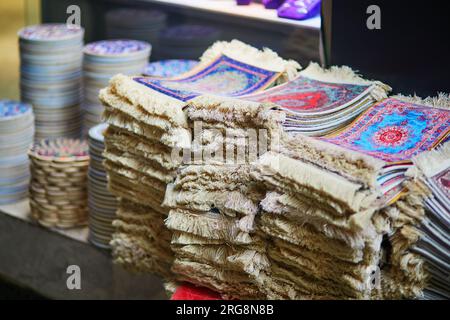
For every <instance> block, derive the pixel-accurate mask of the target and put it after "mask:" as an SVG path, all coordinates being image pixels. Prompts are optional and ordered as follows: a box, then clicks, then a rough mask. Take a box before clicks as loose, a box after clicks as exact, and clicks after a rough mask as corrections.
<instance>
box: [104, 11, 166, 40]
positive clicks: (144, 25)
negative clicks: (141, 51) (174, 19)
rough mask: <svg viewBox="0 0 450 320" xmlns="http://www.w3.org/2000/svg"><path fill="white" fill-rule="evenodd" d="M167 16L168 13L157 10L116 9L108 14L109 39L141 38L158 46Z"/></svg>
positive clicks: (107, 30) (107, 32) (107, 28)
mask: <svg viewBox="0 0 450 320" xmlns="http://www.w3.org/2000/svg"><path fill="white" fill-rule="evenodd" d="M166 18H167V16H166V14H164V13H163V12H161V11H156V10H145V9H124V8H122V9H115V10H112V11H109V12H108V13H107V14H106V17H105V20H106V34H107V36H108V39H134V40H141V41H146V42H149V43H151V44H152V46H153V47H156V46H157V43H158V37H159V33H160V32H161V30H162V29H164V28H165V27H166Z"/></svg>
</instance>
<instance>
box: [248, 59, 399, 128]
mask: <svg viewBox="0 0 450 320" xmlns="http://www.w3.org/2000/svg"><path fill="white" fill-rule="evenodd" d="M390 90H391V88H390V87H389V86H387V85H385V84H383V83H381V82H379V81H368V80H365V79H363V78H361V77H360V76H358V75H357V74H356V73H354V72H353V71H352V70H351V69H350V68H349V67H345V66H344V67H340V68H339V67H332V68H330V69H328V70H327V69H322V68H321V67H320V66H319V65H318V64H316V63H311V64H310V65H309V67H308V68H306V69H305V70H303V71H301V72H300V73H299V75H298V76H297V77H296V78H295V79H293V80H291V81H289V82H287V83H285V84H283V85H281V86H277V87H275V88H272V89H269V90H266V91H264V92H262V93H256V94H253V95H248V96H245V97H243V99H245V100H251V101H257V102H271V103H274V104H276V105H277V106H278V108H280V109H281V110H283V111H284V112H285V113H286V119H285V121H284V123H283V127H284V130H285V131H286V132H301V133H303V134H306V135H314V136H321V135H324V134H328V133H330V132H333V131H336V130H337V129H339V128H340V127H342V126H344V125H346V124H348V123H349V122H350V121H352V120H353V119H354V118H356V117H357V116H358V115H359V114H361V113H362V112H364V111H365V110H367V109H368V108H369V107H370V106H371V105H373V104H374V103H375V102H377V101H380V100H382V99H384V98H386V97H387V92H388V91H390Z"/></svg>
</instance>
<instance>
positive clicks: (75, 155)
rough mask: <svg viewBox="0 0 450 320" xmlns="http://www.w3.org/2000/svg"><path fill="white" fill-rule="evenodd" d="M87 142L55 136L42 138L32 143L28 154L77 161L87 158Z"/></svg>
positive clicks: (43, 157) (46, 158) (43, 158)
mask: <svg viewBox="0 0 450 320" xmlns="http://www.w3.org/2000/svg"><path fill="white" fill-rule="evenodd" d="M88 149H89V148H88V144H87V142H86V141H85V140H80V139H69V138H57V139H43V140H41V141H39V142H37V143H35V144H34V145H33V147H32V148H31V150H30V152H29V153H30V156H32V157H35V158H38V159H42V160H48V161H51V160H56V161H64V162H66V161H79V160H88V159H89V150H88Z"/></svg>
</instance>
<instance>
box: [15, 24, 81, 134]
mask: <svg viewBox="0 0 450 320" xmlns="http://www.w3.org/2000/svg"><path fill="white" fill-rule="evenodd" d="M83 34H84V31H83V29H82V28H77V27H68V26H67V25H65V24H42V25H36V26H29V27H25V28H23V29H22V30H20V31H19V33H18V35H19V46H20V59H21V65H20V89H21V97H22V101H24V102H28V103H31V104H32V105H33V108H34V114H35V117H36V135H35V139H36V140H39V139H43V138H54V137H60V136H64V137H77V136H79V134H80V129H81V113H80V106H79V104H80V101H81V65H82V58H83V55H82V50H83Z"/></svg>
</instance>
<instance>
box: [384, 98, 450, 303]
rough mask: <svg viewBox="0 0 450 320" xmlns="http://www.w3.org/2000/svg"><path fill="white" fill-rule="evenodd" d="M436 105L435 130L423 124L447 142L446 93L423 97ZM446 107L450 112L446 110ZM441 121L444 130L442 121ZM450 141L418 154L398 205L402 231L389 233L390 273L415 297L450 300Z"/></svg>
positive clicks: (410, 169) (395, 206)
mask: <svg viewBox="0 0 450 320" xmlns="http://www.w3.org/2000/svg"><path fill="white" fill-rule="evenodd" d="M412 102H417V103H420V104H426V105H429V106H433V107H438V108H443V109H435V110H437V112H433V113H432V114H431V115H430V116H432V117H433V118H434V121H433V122H434V124H435V126H436V129H437V130H436V131H435V133H434V134H432V132H431V131H430V130H429V128H430V125H429V124H428V123H429V122H430V121H423V120H422V119H421V120H422V121H421V122H418V123H419V125H421V126H422V127H423V128H425V130H424V134H425V136H424V137H426V135H427V134H429V137H430V138H431V139H432V138H434V137H436V136H437V135H439V136H442V139H441V140H442V141H448V134H449V132H448V127H449V124H450V122H449V115H448V114H449V111H448V109H449V107H450V99H449V98H448V97H447V96H445V95H440V96H439V97H438V98H431V99H430V98H428V99H425V100H424V101H421V100H418V99H417V98H413V99H412ZM445 109H447V110H445ZM439 124H440V128H439V126H438V125H439ZM449 159H450V144H449V143H448V142H444V143H442V144H441V146H439V147H438V148H436V150H433V151H429V152H423V153H422V154H419V155H417V156H415V157H413V159H412V160H413V163H414V167H410V168H409V169H408V171H407V172H406V176H407V177H408V178H409V180H407V182H406V183H405V186H406V187H407V192H404V193H403V194H402V196H401V198H400V199H399V200H398V201H397V202H396V203H395V204H394V208H395V210H396V211H397V214H398V219H397V223H396V224H397V227H398V228H397V230H396V232H395V233H394V234H393V235H392V236H391V237H390V239H391V243H392V252H393V253H392V259H391V261H390V265H389V268H390V274H391V277H392V279H393V280H394V281H396V282H398V283H402V284H403V285H401V286H397V287H398V290H401V292H402V293H405V294H407V295H410V296H416V297H421V298H425V299H443V298H444V299H449V297H450V292H449V289H448V288H449V272H450V258H449V254H448V251H449V237H448V230H449V226H450V224H449V217H448V213H449V212H450V205H449V204H450V201H449V200H450V192H449V168H450V163H449Z"/></svg>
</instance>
